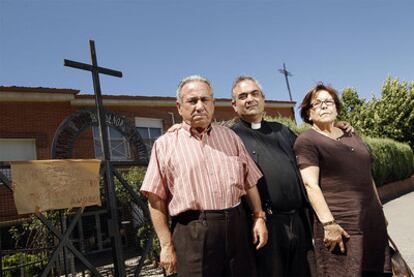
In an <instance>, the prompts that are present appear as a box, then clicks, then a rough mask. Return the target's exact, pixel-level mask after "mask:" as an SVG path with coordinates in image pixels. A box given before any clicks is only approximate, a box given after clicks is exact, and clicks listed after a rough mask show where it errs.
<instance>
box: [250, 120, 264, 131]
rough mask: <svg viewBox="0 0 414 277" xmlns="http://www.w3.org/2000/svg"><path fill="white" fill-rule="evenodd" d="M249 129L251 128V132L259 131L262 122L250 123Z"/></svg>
mask: <svg viewBox="0 0 414 277" xmlns="http://www.w3.org/2000/svg"><path fill="white" fill-rule="evenodd" d="M251 127H252V129H253V130H257V129H260V128H261V127H262V122H258V123H252V126H251Z"/></svg>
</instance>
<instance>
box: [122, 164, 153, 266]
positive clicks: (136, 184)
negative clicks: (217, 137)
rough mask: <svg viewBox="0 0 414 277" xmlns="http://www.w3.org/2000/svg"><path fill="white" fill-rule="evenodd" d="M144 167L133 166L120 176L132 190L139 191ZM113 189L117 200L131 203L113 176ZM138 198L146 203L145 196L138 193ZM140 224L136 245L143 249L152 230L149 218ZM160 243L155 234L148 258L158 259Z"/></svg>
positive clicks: (144, 170) (127, 194)
mask: <svg viewBox="0 0 414 277" xmlns="http://www.w3.org/2000/svg"><path fill="white" fill-rule="evenodd" d="M145 172H146V168H145V167H133V168H131V169H130V170H128V171H127V172H125V173H124V174H122V177H123V178H124V179H125V180H126V181H127V182H128V184H130V185H131V187H132V188H133V190H134V191H139V189H140V188H141V185H142V181H143V180H144V177H145ZM115 190H116V193H117V196H118V199H119V201H121V202H124V203H131V202H132V198H131V196H130V195H129V193H128V192H127V191H126V190H125V189H124V188H123V186H122V184H121V183H120V182H119V181H118V180H117V179H116V178H115ZM139 197H140V199H141V200H142V201H143V202H144V203H147V198H146V197H144V196H143V195H141V194H139ZM147 220H148V221H147V222H145V223H144V224H143V225H142V226H140V227H139V228H138V229H137V239H138V247H139V248H140V249H141V250H142V251H144V249H145V244H146V242H147V241H148V240H149V239H150V236H151V234H152V232H154V230H153V227H152V224H151V223H150V220H149V218H148V219H147ZM160 249H161V248H160V244H159V241H158V238H157V236H155V235H154V237H153V240H152V244H151V246H150V250H149V252H148V257H147V258H148V259H150V260H152V261H156V260H158V257H159V253H160Z"/></svg>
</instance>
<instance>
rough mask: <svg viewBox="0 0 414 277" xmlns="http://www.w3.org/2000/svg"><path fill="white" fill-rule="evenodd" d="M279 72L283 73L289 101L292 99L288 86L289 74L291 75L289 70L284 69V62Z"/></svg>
mask: <svg viewBox="0 0 414 277" xmlns="http://www.w3.org/2000/svg"><path fill="white" fill-rule="evenodd" d="M279 72H280V73H282V74H283V75H285V80H286V86H287V89H288V92H289V98H290V101H292V93H291V92H290V86H289V79H288V77H289V76H293V75H292V74H291V73H290V72H289V71H287V70H286V65H285V63H283V69H279Z"/></svg>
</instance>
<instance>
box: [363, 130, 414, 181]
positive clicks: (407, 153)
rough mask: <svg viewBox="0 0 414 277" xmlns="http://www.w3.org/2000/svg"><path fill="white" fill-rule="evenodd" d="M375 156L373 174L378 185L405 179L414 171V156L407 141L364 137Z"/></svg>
mask: <svg viewBox="0 0 414 277" xmlns="http://www.w3.org/2000/svg"><path fill="white" fill-rule="evenodd" d="M363 140H364V141H365V142H366V143H367V145H368V146H369V148H370V149H371V153H372V156H373V158H374V163H373V175H374V179H375V182H376V184H377V186H381V185H383V184H385V183H389V182H393V181H398V180H403V179H406V178H408V177H410V176H411V175H412V174H413V172H414V156H413V151H412V150H411V148H410V146H409V145H408V144H406V143H400V142H396V141H394V140H391V139H383V138H370V137H364V138H363Z"/></svg>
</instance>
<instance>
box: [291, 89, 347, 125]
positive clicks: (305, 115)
mask: <svg viewBox="0 0 414 277" xmlns="http://www.w3.org/2000/svg"><path fill="white" fill-rule="evenodd" d="M321 90H326V91H327V92H328V93H329V94H330V95H331V96H332V98H333V100H334V102H335V107H336V111H337V112H338V114H339V113H340V112H341V108H342V105H341V101H339V97H338V92H337V91H336V90H335V89H334V88H333V87H331V86H328V85H325V84H323V83H318V84H317V85H316V86H314V87H313V88H311V89H310V90H309V91H308V93H306V95H305V97H304V98H303V100H302V104H300V106H299V109H300V117H301V118H302V120H303V121H304V122H306V123H309V124H312V121H311V120H310V119H309V110H310V109H312V103H311V102H312V99H313V98H314V97H315V95H316V94H317V93H318V92H319V91H321Z"/></svg>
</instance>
